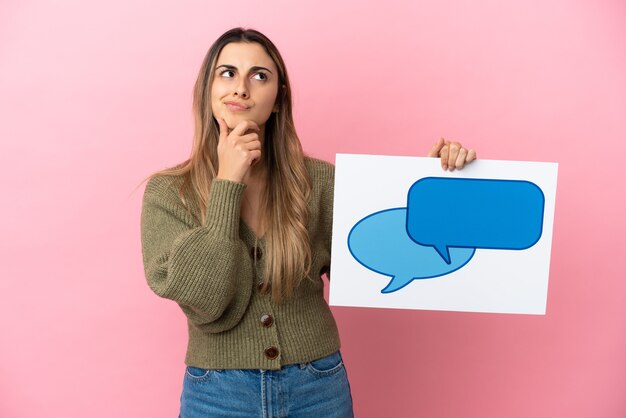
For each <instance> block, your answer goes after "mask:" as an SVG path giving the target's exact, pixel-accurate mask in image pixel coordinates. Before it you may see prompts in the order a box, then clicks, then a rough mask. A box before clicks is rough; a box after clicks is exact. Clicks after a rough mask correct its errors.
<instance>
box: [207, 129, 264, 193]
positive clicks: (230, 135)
mask: <svg viewBox="0 0 626 418" xmlns="http://www.w3.org/2000/svg"><path fill="white" fill-rule="evenodd" d="M216 119H217V122H218V123H219V125H220V139H219V143H218V144H217V158H218V161H219V169H218V171H217V178H218V179H223V180H230V181H235V182H238V183H241V182H242V180H243V178H244V176H245V175H246V173H247V172H248V170H249V169H250V166H252V164H254V163H255V162H256V161H257V160H258V159H259V158H261V141H260V140H259V131H260V129H259V126H258V125H257V124H256V123H255V122H253V121H251V120H243V121H241V122H239V123H238V124H237V126H235V128H234V129H233V130H232V131H229V128H228V125H227V124H226V121H225V120H224V119H222V118H216ZM248 131H251V132H250V133H246V132H248Z"/></svg>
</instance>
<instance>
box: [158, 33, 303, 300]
mask: <svg viewBox="0 0 626 418" xmlns="http://www.w3.org/2000/svg"><path fill="white" fill-rule="evenodd" d="M231 42H256V43H258V44H260V45H261V46H263V47H264V48H265V51H266V52H267V54H268V55H269V56H270V57H271V58H272V59H273V60H274V63H275V64H276V67H277V69H278V94H277V98H276V103H277V104H278V112H276V113H272V114H271V116H270V117H269V119H268V120H267V122H266V124H265V141H264V145H263V152H262V158H263V159H264V162H265V164H266V167H267V185H266V187H265V193H264V194H263V196H262V198H261V205H260V214H261V219H260V221H261V224H262V225H265V226H266V230H265V242H266V251H265V252H266V254H265V257H264V262H265V274H264V279H263V286H262V288H261V291H262V292H267V291H268V290H270V289H271V292H272V298H273V300H274V301H275V302H280V301H281V299H282V297H283V296H285V295H286V296H290V295H292V294H293V290H294V288H295V287H296V286H297V284H298V282H299V281H300V280H301V279H302V278H303V277H307V276H308V274H309V270H310V267H311V247H310V242H309V234H308V230H307V223H308V217H309V211H308V202H309V196H310V193H311V182H310V179H309V175H308V172H307V170H306V167H305V163H304V154H303V151H302V145H301V144H300V139H299V138H298V135H297V134H296V129H295V126H294V123H293V115H292V102H291V86H290V84H289V78H288V76H287V69H286V67H285V63H284V62H283V59H282V57H281V56H280V53H279V52H278V49H277V48H276V46H275V45H274V44H273V43H272V42H271V41H270V40H269V39H268V38H267V37H266V36H265V35H263V34H262V33H260V32H258V31H256V30H254V29H243V28H234V29H231V30H229V31H227V32H226V33H224V34H223V35H222V36H221V37H220V38H218V39H217V40H216V41H215V42H214V43H213V45H211V48H210V49H209V51H208V52H207V54H206V56H205V58H204V61H203V62H202V67H201V68H200V72H199V74H198V78H197V80H196V84H195V87H194V95H193V114H194V119H195V133H194V141H193V147H192V150H191V156H190V157H189V159H188V160H186V161H184V162H182V163H180V164H178V165H176V166H174V167H171V168H167V169H165V170H161V171H158V172H156V173H154V174H152V175H151V176H150V177H148V179H150V178H152V177H154V176H157V175H170V176H183V183H182V185H181V188H180V190H179V195H180V197H181V200H182V202H183V203H184V204H185V206H186V207H187V210H190V207H189V205H190V204H191V205H194V206H195V207H196V208H197V209H198V210H199V213H200V222H201V223H202V224H204V223H205V220H206V207H207V202H208V195H209V187H210V184H211V181H212V180H213V179H214V178H215V176H216V175H217V172H218V158H217V143H218V141H219V132H220V131H219V124H218V123H217V121H216V120H215V118H214V117H213V111H212V108H211V85H212V82H213V78H214V73H215V65H216V61H217V57H218V56H219V54H220V52H221V50H222V48H224V46H226V45H227V44H229V43H231ZM185 196H186V198H185ZM187 200H190V202H188V201H187Z"/></svg>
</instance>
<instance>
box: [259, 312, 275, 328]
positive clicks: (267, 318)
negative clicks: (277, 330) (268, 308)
mask: <svg viewBox="0 0 626 418" xmlns="http://www.w3.org/2000/svg"><path fill="white" fill-rule="evenodd" d="M261 323H262V324H263V326H264V327H266V328H269V327H271V326H272V324H273V323H274V317H273V316H272V315H270V314H263V315H261Z"/></svg>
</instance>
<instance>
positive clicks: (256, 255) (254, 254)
mask: <svg viewBox="0 0 626 418" xmlns="http://www.w3.org/2000/svg"><path fill="white" fill-rule="evenodd" d="M250 257H251V258H252V259H253V260H255V259H256V260H260V259H261V257H263V251H262V250H261V248H260V247H252V248H250Z"/></svg>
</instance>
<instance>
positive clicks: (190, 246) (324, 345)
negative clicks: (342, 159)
mask: <svg viewBox="0 0 626 418" xmlns="http://www.w3.org/2000/svg"><path fill="white" fill-rule="evenodd" d="M306 167H307V170H308V172H309V175H310V177H311V182H312V193H311V200H310V203H309V211H310V220H309V225H308V231H309V237H310V242H311V251H312V265H311V270H310V271H311V273H310V276H309V277H308V278H307V279H304V280H302V281H301V282H300V285H299V286H298V287H297V288H296V289H295V293H294V295H293V296H292V297H291V298H288V299H285V298H284V299H283V301H282V302H281V303H279V304H276V303H274V302H272V300H271V295H269V294H262V293H260V292H259V290H258V285H259V283H260V282H261V281H262V278H263V254H264V251H265V241H264V239H263V238H259V239H258V240H257V239H256V237H255V235H254V233H253V232H252V231H251V230H250V229H249V228H248V227H247V226H246V225H245V223H243V222H242V221H241V219H240V208H241V199H242V196H243V191H244V189H245V187H246V186H245V185H244V184H242V183H236V182H232V181H228V180H220V179H215V180H213V182H212V183H211V188H210V191H209V199H208V206H207V218H206V222H205V224H204V225H202V224H201V223H200V222H199V221H198V219H199V218H200V216H199V214H198V213H197V212H195V213H194V212H193V210H192V213H193V214H194V216H192V215H190V214H189V213H188V212H187V210H186V208H185V206H183V203H182V202H181V200H180V197H179V196H178V188H179V187H180V185H181V183H182V176H157V177H154V178H152V179H151V180H150V181H149V182H148V184H147V185H146V189H145V192H144V196H143V206H142V212H141V244H142V255H143V262H144V269H145V275H146V280H147V282H148V285H149V286H150V288H151V289H152V290H153V291H154V292H155V293H156V294H157V295H159V296H161V297H163V298H167V299H171V300H174V301H176V303H178V305H179V306H180V307H181V309H182V310H183V312H184V313H185V315H186V317H187V323H188V332H189V340H188V344H187V353H186V356H185V364H186V365H188V366H194V367H201V368H205V369H278V368H280V367H281V366H283V365H287V364H294V363H306V362H309V361H312V360H315V359H318V358H321V357H324V356H326V355H329V354H332V353H333V352H335V351H337V350H338V349H339V347H340V341H339V335H338V332H337V325H336V323H335V320H334V318H333V316H332V313H331V311H330V309H329V307H328V304H327V303H326V301H325V299H324V294H323V286H324V284H323V281H322V279H321V278H320V275H321V274H322V272H324V271H326V270H328V268H329V266H330V247H331V228H332V209H333V190H334V172H335V171H334V166H333V165H332V164H330V163H327V162H325V161H321V160H316V159H313V158H308V157H307V158H306ZM255 242H256V246H255Z"/></svg>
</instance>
